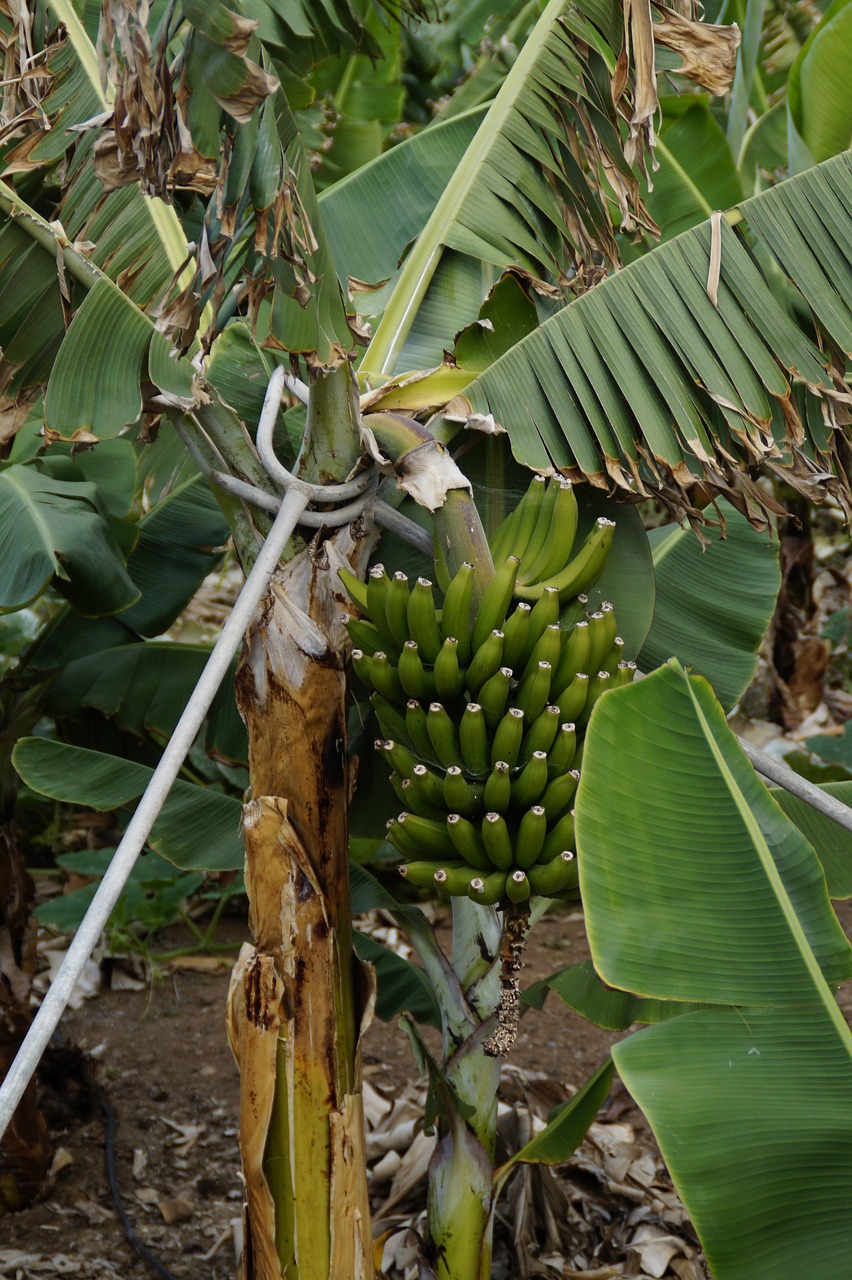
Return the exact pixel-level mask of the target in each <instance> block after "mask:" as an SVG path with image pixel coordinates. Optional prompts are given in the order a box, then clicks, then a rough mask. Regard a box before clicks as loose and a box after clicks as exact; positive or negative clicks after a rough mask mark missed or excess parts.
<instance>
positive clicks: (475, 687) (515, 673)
mask: <svg viewBox="0 0 852 1280" xmlns="http://www.w3.org/2000/svg"><path fill="white" fill-rule="evenodd" d="M614 529H615V526H614V523H613V521H611V520H606V519H603V518H602V519H599V520H597V521H596V523H595V525H594V526H593V528H592V530H591V532H590V533H589V535H588V536H587V538H586V539H585V541H584V542H583V543H582V545H581V546H580V547H579V549H577V550H576V551H575V547H574V543H575V536H576V532H577V501H576V497H575V495H574V492H573V488H572V486H571V484H570V482H568V481H564V480H560V479H555V480H550V481H547V480H545V479H544V478H543V477H541V476H536V477H534V479H533V481H532V483H531V484H530V486H529V489H528V490H527V492H526V494H525V495H524V497H523V499H522V500H521V502H520V503H519V504H518V506H517V508H516V509H515V511H513V512H512V513H511V514H510V515H509V516H508V517H507V519H506V520H504V521H503V523H502V524H501V526H500V527H499V529H498V530H497V532H496V534H495V536H494V539H493V541H492V546H491V550H492V554H493V558H494V563H495V566H496V572H495V575H494V578H493V580H492V581H491V583H490V584H489V586H488V588H487V591H486V593H485V596H484V598H483V599H482V601H481V604H480V606H479V608H478V610H477V611H476V615H475V616H473V610H472V598H473V572H474V571H473V566H472V565H471V564H463V565H462V566H461V567H460V568H459V570H458V571H457V572H456V574H455V575H454V576H453V577H452V578H451V580H450V581H449V583H448V585H447V588H446V591H445V593H444V599H443V607H440V606H439V604H438V602H437V600H436V598H435V594H434V591H433V586H432V583H431V582H429V581H428V580H426V579H425V578H418V579H417V581H416V582H415V583H414V584H413V585H412V584H410V583H409V581H408V578H407V577H406V575H405V574H403V573H395V574H393V575H392V576H388V574H387V573H386V571H385V569H384V567H383V566H382V565H375V566H374V567H373V568H372V569H371V571H370V574H369V577H368V580H367V582H366V583H364V582H362V581H361V580H360V579H358V578H356V577H355V576H354V575H353V574H351V573H349V572H348V571H346V570H341V575H340V576H341V578H342V580H343V583H344V586H345V587H346V590H347V591H348V593H349V595H350V597H351V598H352V600H353V602H354V604H355V605H356V607H357V609H358V612H359V614H360V615H361V616H360V617H355V616H352V617H350V618H349V619H348V624H347V625H348V629H349V634H350V636H351V638H352V642H353V644H354V645H355V648H354V650H353V654H352V660H353V664H354V666H355V669H356V671H357V672H358V675H359V676H360V678H361V679H362V680H363V681H364V683H365V684H366V685H367V686H368V687H369V688H371V689H372V691H373V692H372V694H371V697H370V701H371V702H372V704H373V707H374V709H375V712H376V718H377V720H378V722H379V726H380V728H381V731H382V734H383V735H384V737H383V738H381V739H379V740H378V741H377V743H376V746H377V749H378V750H380V751H382V752H383V753H384V754H385V756H386V757H387V759H388V763H389V765H390V766H391V768H392V770H393V773H392V779H391V781H392V784H393V786H394V790H395V791H396V793H397V795H398V797H399V799H400V803H401V804H402V806H403V811H402V812H401V813H400V814H399V816H398V817H397V818H395V819H392V820H391V822H389V824H388V837H387V838H388V840H390V842H391V843H392V844H393V845H394V846H395V847H396V848H397V849H398V850H399V852H400V853H401V854H402V856H403V857H404V858H405V859H406V861H405V862H404V863H403V864H402V865H401V866H400V868H399V869H400V872H401V873H402V875H404V876H405V877H406V878H407V879H408V880H409V881H411V882H412V883H413V884H415V885H419V886H434V887H436V888H438V889H440V890H442V891H443V892H444V893H448V894H451V895H464V896H467V897H469V898H471V899H472V900H473V901H474V902H477V903H480V904H482V905H497V906H500V907H502V908H503V909H504V910H506V911H507V912H508V913H509V914H510V915H512V916H513V917H514V916H518V915H523V916H526V914H527V906H526V904H527V903H528V900H529V898H530V896H531V895H541V896H545V897H549V898H569V899H570V898H571V897H572V896H573V895H575V893H576V889H577V882H578V881H577V863H576V858H575V855H574V817H573V811H572V807H571V805H572V799H573V795H574V792H575V790H576V787H577V783H578V781H579V777H580V774H579V770H578V768H577V765H578V763H579V758H580V752H581V750H582V739H583V735H584V731H585V725H586V723H587V721H588V718H589V715H590V713H591V710H592V707H593V706H594V704H595V702H596V701H597V699H598V698H599V697H600V695H601V694H602V693H604V692H605V691H606V690H607V689H611V688H616V687H618V686H619V685H621V684H624V683H627V682H629V681H631V680H632V679H633V674H634V671H635V664H634V663H631V662H624V661H622V651H623V648H624V642H623V641H622V640H621V638H620V637H619V636H618V635H617V626H616V620H615V613H614V611H613V608H612V606H611V605H610V604H608V603H607V602H604V604H602V606H601V608H600V609H599V610H596V611H595V612H593V613H590V614H587V613H586V608H585V606H586V605H587V604H588V599H587V597H586V595H585V594H584V593H585V592H586V591H588V590H589V589H591V588H592V587H593V586H594V585H595V583H596V582H597V581H598V579H599V578H600V576H601V574H602V573H603V570H604V567H605V565H606V561H607V557H608V555H609V550H610V547H611V545H612V538H613V533H614ZM572 553H573V554H572ZM494 1052H505V1047H503V1048H501V1047H495V1048H494Z"/></svg>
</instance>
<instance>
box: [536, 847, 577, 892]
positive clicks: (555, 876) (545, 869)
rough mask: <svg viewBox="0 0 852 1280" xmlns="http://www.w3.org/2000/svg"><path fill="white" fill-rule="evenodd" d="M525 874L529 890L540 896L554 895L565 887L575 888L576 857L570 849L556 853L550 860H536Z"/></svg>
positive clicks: (563, 890) (564, 889)
mask: <svg viewBox="0 0 852 1280" xmlns="http://www.w3.org/2000/svg"><path fill="white" fill-rule="evenodd" d="M527 876H528V878H529V882H530V890H531V891H532V892H533V893H535V894H537V895H538V896H539V897H542V898H552V897H555V895H556V894H557V893H564V892H565V891H566V890H567V889H576V887H577V883H578V875H577V859H576V858H575V857H574V855H573V853H572V852H571V850H570V849H566V850H565V851H564V852H563V853H558V854H557V855H556V857H555V858H551V860H550V862H538V863H536V865H535V866H534V867H530V868H529V870H528V872H527Z"/></svg>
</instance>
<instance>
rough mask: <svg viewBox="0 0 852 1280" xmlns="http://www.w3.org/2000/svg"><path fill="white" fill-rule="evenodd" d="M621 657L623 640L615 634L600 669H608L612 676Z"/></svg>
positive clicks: (622, 654)
mask: <svg viewBox="0 0 852 1280" xmlns="http://www.w3.org/2000/svg"><path fill="white" fill-rule="evenodd" d="M623 657H624V641H623V640H622V638H621V636H616V637H615V639H614V640H613V642H612V648H611V649H610V651H609V653H608V654H607V655H606V657H605V658H604V660H603V662H602V663H601V670H602V671H608V672H609V674H610V675H611V676H614V675H615V673H616V671H617V670H618V664H619V663H620V662H621V660H622V658H623ZM610 687H612V686H610Z"/></svg>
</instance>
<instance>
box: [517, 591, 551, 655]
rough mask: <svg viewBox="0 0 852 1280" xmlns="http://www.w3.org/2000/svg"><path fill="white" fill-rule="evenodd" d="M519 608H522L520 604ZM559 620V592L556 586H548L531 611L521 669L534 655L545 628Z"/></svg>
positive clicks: (522, 651)
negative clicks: (533, 652)
mask: <svg viewBox="0 0 852 1280" xmlns="http://www.w3.org/2000/svg"><path fill="white" fill-rule="evenodd" d="M522 603H523V602H522ZM518 608H520V605H519V606H518ZM558 621H559V592H558V591H557V590H556V588H555V587H547V589H546V590H544V591H542V593H541V595H540V596H539V598H538V599H537V600H536V602H535V604H534V606H533V608H532V612H531V613H530V620H529V626H528V627H527V639H526V644H525V645H524V647H523V649H522V650H521V656H520V658H519V659H518V670H519V671H523V669H524V668H525V667H526V665H527V663H528V662H529V660H530V658H531V656H532V651H533V649H534V648H535V646H536V645H537V644H538V642H539V640H540V639H541V637H542V636H543V635H544V632H545V630H546V629H547V628H548V627H551V626H553V624H554V623H556V622H558Z"/></svg>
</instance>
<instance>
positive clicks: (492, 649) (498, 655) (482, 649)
mask: <svg viewBox="0 0 852 1280" xmlns="http://www.w3.org/2000/svg"><path fill="white" fill-rule="evenodd" d="M502 665H503V632H502V631H499V630H497V629H495V630H494V631H492V632H491V634H490V635H489V636H488V638H487V639H486V640H485V641H484V642H483V643H482V644H481V645H479V647H478V648H477V649H476V650H475V652H474V655H473V657H472V658H471V660H470V666H469V667H468V669H467V671H466V672H465V684H466V685H467V687H468V689H469V691H470V696H471V698H476V696H477V694H478V693H479V690H480V689H481V688H482V686H483V685H484V684H485V681H486V680H487V679H488V677H489V676H493V675H494V672H495V671H497V670H499V668H500V667H501V666H502Z"/></svg>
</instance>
